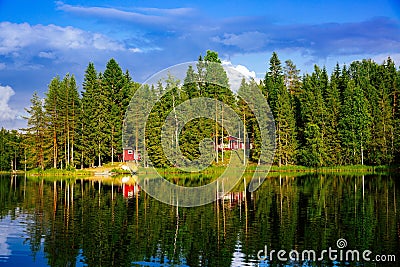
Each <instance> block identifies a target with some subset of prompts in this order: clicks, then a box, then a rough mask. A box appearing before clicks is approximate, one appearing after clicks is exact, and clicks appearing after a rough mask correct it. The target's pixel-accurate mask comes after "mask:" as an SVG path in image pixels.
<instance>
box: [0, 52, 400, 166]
mask: <svg viewBox="0 0 400 267" xmlns="http://www.w3.org/2000/svg"><path fill="white" fill-rule="evenodd" d="M268 63H269V67H268V70H267V71H266V74H265V78H264V79H263V80H262V81H261V82H260V84H259V85H258V84H257V83H256V81H251V82H250V84H249V83H248V82H246V81H245V80H244V81H242V84H241V88H240V89H239V90H242V91H246V90H247V89H246V88H247V87H248V86H251V87H252V86H259V87H260V88H261V91H262V92H263V94H264V97H265V99H266V100H267V101H268V103H269V106H270V108H271V111H272V113H273V116H274V119H275V128H276V133H275V134H276V151H275V160H274V164H276V165H278V166H281V165H295V164H297V165H305V166H313V167H321V166H333V165H347V164H369V165H384V164H388V165H389V164H398V163H399V161H400V109H399V105H400V100H399V90H400V83H399V81H400V71H399V70H398V68H397V67H396V66H395V64H394V62H393V60H392V59H390V58H388V59H387V60H386V61H384V62H383V63H382V64H378V63H376V62H374V61H372V60H362V61H355V62H352V63H351V64H350V65H349V66H346V65H344V66H342V67H340V66H339V64H337V65H336V67H335V68H334V70H333V71H332V73H331V74H328V72H327V71H326V69H325V67H319V66H315V67H314V70H313V72H312V73H309V74H305V75H303V76H300V70H298V69H297V68H296V65H295V64H294V63H293V62H292V61H290V60H286V61H285V64H284V65H282V64H281V61H280V59H279V58H278V55H277V54H276V53H273V54H272V56H271V58H270V60H269V62H268ZM139 86H140V85H139V84H138V83H136V82H134V81H132V78H131V76H130V74H129V72H128V71H126V72H125V73H124V72H123V71H122V69H121V68H120V67H119V65H118V63H117V62H116V61H115V60H114V59H111V60H110V61H109V62H108V63H107V65H106V68H105V71H104V72H103V73H101V72H98V71H97V70H96V69H95V67H94V64H93V63H89V65H88V67H87V69H86V72H85V76H84V81H83V84H82V91H81V95H80V94H79V91H78V86H77V85H76V82H75V78H74V76H73V75H69V74H67V75H66V76H65V77H64V78H62V79H61V78H60V77H55V78H54V79H53V80H52V81H51V82H50V84H49V87H48V92H47V93H46V95H45V99H44V101H42V100H41V99H40V98H39V97H38V95H37V94H35V95H34V96H33V98H32V101H31V102H32V105H31V107H30V108H29V109H28V110H27V112H28V116H27V118H26V119H27V122H28V127H27V129H24V135H23V136H22V138H20V139H21V140H22V139H23V141H17V142H20V143H21V144H20V145H19V149H20V150H19V151H22V150H21V149H23V148H24V149H23V150H24V151H25V152H26V153H27V155H28V163H29V164H28V166H30V167H32V168H33V167H40V168H46V167H53V168H65V167H67V166H71V167H76V166H80V167H85V166H101V165H102V164H103V163H106V162H115V161H118V160H120V157H119V156H118V155H121V153H122V148H123V144H122V141H121V140H122V129H123V126H124V125H123V123H124V119H125V117H124V116H125V111H126V109H127V107H128V104H129V101H130V98H131V97H132V96H133V95H134V93H135V92H136V90H137V89H138V87H139ZM170 89H171V90H170ZM166 90H167V91H168V93H166V94H164V92H165V91H166ZM145 92H146V95H145V96H141V97H142V99H143V100H142V102H141V103H140V105H143V109H145V108H144V107H147V106H146V105H148V103H152V100H153V99H158V98H159V96H161V95H163V97H161V99H159V102H158V103H156V105H155V106H154V107H153V109H152V110H151V112H150V114H149V116H148V122H147V124H146V129H137V133H133V134H132V136H128V137H127V138H128V140H129V143H130V144H132V146H133V148H134V149H137V150H146V151H148V156H149V157H150V158H151V161H152V163H153V164H154V165H156V166H170V165H171V162H169V161H168V160H167V159H166V157H165V155H163V151H162V147H161V138H160V136H161V129H162V126H163V123H164V121H165V119H166V118H167V116H168V114H170V113H171V112H172V113H171V114H172V116H173V114H174V112H175V109H176V107H178V106H179V105H180V104H181V103H183V102H184V101H192V100H193V99H195V98H198V97H207V98H211V99H215V100H218V101H221V102H223V103H225V104H227V105H229V106H230V107H232V108H233V109H234V110H236V111H237V113H238V116H239V117H240V118H241V119H242V120H243V124H244V125H245V127H246V131H247V132H248V134H249V136H248V138H249V141H250V142H251V144H252V150H251V151H250V160H251V161H254V162H257V160H258V157H259V153H260V146H259V144H260V126H259V125H258V124H257V121H256V119H255V117H254V114H252V112H251V109H250V108H249V107H248V106H247V105H246V103H244V101H243V100H241V99H240V98H239V97H238V96H237V95H236V94H235V93H234V92H233V91H232V90H231V89H230V85H229V79H228V76H227V74H226V72H225V71H224V69H223V67H222V65H221V60H220V59H219V57H218V53H217V52H214V51H207V52H206V55H204V56H203V55H202V56H200V57H199V59H198V63H197V66H195V67H189V68H188V70H187V72H186V77H185V79H184V80H183V85H181V81H178V80H176V79H175V78H174V77H172V76H171V77H168V78H166V80H164V81H160V82H159V83H158V84H156V85H154V86H149V87H147V89H146V90H145ZM210 108H213V109H214V110H215V118H214V119H209V118H196V119H194V120H191V121H189V122H188V123H187V124H185V125H184V126H182V127H181V128H179V127H178V126H179V125H178V122H176V125H175V130H174V133H171V134H172V135H173V136H174V137H173V138H172V139H171V140H170V142H171V145H173V146H174V147H178V146H179V148H180V150H181V151H182V153H183V155H184V156H185V157H187V158H188V159H190V160H195V159H197V158H198V157H199V156H200V149H199V144H200V143H201V142H202V140H204V139H206V138H208V139H211V140H213V142H214V143H215V144H217V145H219V146H220V147H221V146H223V144H224V142H225V143H226V142H227V141H226V140H227V139H226V137H227V134H228V133H227V131H226V129H224V124H225V125H226V124H228V123H230V122H229V120H228V119H227V118H226V117H224V116H226V114H224V112H223V110H219V108H218V106H217V105H215V107H210ZM143 109H141V108H140V107H138V108H137V109H135V110H133V111H132V112H130V113H132V114H131V117H129V118H126V123H127V124H133V125H134V124H135V119H137V117H142V116H139V115H140V114H141V113H140V112H141V110H143ZM135 112H136V113H135ZM139 113H140V114H139ZM135 114H136V115H138V116H136V115H135ZM142 115H143V114H142ZM127 127H130V126H129V125H128V126H127ZM178 129H181V130H180V131H178ZM242 130H243V129H242ZM231 134H238V133H231ZM144 135H145V136H146V140H147V142H146V143H145V142H143V140H140V139H139V138H137V136H144ZM135 136H136V137H135ZM242 138H243V137H242ZM20 139H18V140H20ZM142 139H143V138H142ZM0 142H2V141H1V140H0ZM2 148H3V151H9V150H10V149H11V148H9V147H8V146H7V145H6V142H2V143H0V149H2ZM14 150H15V149H14ZM6 154H7V155H8V156H4V157H2V158H1V159H0V161H1V162H0V166H1V168H4V169H7V168H9V167H7V166H11V165H10V163H11V161H10V159H9V157H10V156H9V155H10V154H11V152H7V153H6ZM6 154H4V155H6ZM224 156H227V155H224V152H223V150H222V151H221V150H218V149H215V162H214V163H216V164H217V163H218V161H220V160H222V159H224ZM19 157H20V160H19V162H22V160H21V158H22V156H21V155H19ZM17 161H18V160H17ZM146 162H147V161H146ZM145 164H147V163H145Z"/></svg>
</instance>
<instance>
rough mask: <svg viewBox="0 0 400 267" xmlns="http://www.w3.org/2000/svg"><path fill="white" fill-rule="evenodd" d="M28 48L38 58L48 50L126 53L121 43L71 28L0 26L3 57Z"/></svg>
mask: <svg viewBox="0 0 400 267" xmlns="http://www.w3.org/2000/svg"><path fill="white" fill-rule="evenodd" d="M27 48H29V49H30V50H33V51H34V50H36V49H37V50H39V51H38V54H39V53H40V52H43V50H44V49H46V50H47V49H48V50H53V49H56V50H66V49H70V50H76V49H93V48H94V49H97V50H108V51H120V50H124V49H125V48H124V46H123V45H122V44H121V43H120V42H117V41H114V40H111V39H110V38H108V37H106V36H105V35H102V34H100V33H91V32H87V31H84V30H81V29H78V28H74V27H71V26H67V27H61V26H57V25H53V24H50V25H41V24H37V25H30V24H28V23H21V24H17V23H10V22H1V23H0V55H9V54H11V55H16V54H18V53H19V52H21V51H24V50H26V49H27ZM25 52H26V51H25ZM44 53H47V52H44ZM41 55H42V56H43V55H44V54H43V53H42V54H41ZM47 55H49V54H47Z"/></svg>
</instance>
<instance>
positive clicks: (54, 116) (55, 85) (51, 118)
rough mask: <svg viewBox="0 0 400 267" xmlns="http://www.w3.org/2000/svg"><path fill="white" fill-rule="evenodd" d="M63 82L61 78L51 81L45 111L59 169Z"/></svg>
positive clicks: (53, 153)
mask: <svg viewBox="0 0 400 267" xmlns="http://www.w3.org/2000/svg"><path fill="white" fill-rule="evenodd" d="M60 94H61V81H60V77H58V76H57V77H55V78H53V79H52V80H51V82H50V84H49V87H48V91H47V93H46V97H45V104H44V109H45V111H46V120H47V124H48V135H49V136H51V139H52V142H51V154H52V161H53V168H57V166H58V160H59V150H60V147H59V138H60V137H61V131H60V129H61V128H62V122H61V113H62V112H63V111H62V109H61V103H60V102H61V100H60Z"/></svg>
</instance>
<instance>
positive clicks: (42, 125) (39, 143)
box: [22, 92, 47, 170]
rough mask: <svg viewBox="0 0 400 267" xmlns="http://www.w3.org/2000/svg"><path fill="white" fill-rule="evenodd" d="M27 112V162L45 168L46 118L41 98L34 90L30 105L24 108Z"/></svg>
mask: <svg viewBox="0 0 400 267" xmlns="http://www.w3.org/2000/svg"><path fill="white" fill-rule="evenodd" d="M25 110H26V112H27V113H28V114H29V115H28V116H27V117H24V119H26V120H27V126H28V127H27V128H25V129H22V130H23V131H24V132H25V140H24V141H25V145H26V146H27V147H28V149H29V150H28V155H29V157H28V158H29V159H30V161H29V164H30V166H31V167H34V168H40V169H42V170H44V169H45V167H46V163H45V158H46V155H45V144H46V143H47V140H46V139H45V138H46V136H47V135H46V132H47V125H46V118H45V113H44V110H43V102H42V99H41V98H40V97H39V96H38V94H37V93H36V92H35V93H34V94H33V96H32V98H31V107H30V108H27V109H25Z"/></svg>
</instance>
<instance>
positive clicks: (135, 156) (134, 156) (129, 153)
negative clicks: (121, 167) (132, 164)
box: [123, 147, 140, 162]
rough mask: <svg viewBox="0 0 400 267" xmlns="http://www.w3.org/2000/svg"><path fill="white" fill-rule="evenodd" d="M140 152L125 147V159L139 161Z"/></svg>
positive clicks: (125, 160)
mask: <svg viewBox="0 0 400 267" xmlns="http://www.w3.org/2000/svg"><path fill="white" fill-rule="evenodd" d="M139 160H140V153H139V152H137V151H135V150H134V149H132V148H131V147H127V148H124V152H123V161H124V162H127V161H139Z"/></svg>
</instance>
